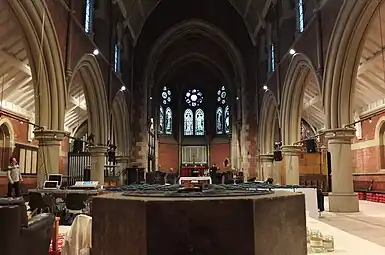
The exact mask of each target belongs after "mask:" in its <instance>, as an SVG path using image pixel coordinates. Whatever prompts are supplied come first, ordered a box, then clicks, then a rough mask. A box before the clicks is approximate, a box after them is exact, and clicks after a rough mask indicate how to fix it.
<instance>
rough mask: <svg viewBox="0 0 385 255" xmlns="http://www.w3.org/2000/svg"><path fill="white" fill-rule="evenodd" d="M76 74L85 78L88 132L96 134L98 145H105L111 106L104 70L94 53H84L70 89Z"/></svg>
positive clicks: (84, 88) (74, 71) (72, 79)
mask: <svg viewBox="0 0 385 255" xmlns="http://www.w3.org/2000/svg"><path fill="white" fill-rule="evenodd" d="M76 75H81V77H82V79H83V90H84V95H85V99H86V104H87V113H88V133H89V134H90V133H92V134H94V136H95V144H96V145H105V144H107V140H108V129H109V120H110V118H109V116H110V115H109V107H108V99H107V93H106V87H105V84H104V80H103V76H102V72H101V70H100V67H99V64H98V61H97V59H96V58H95V56H94V55H93V54H86V55H84V56H83V57H82V58H81V59H80V60H79V62H78V63H77V64H76V66H75V68H74V70H73V73H72V76H71V78H70V80H69V83H68V91H69V89H70V87H71V85H72V84H73V81H74V78H75V76H76Z"/></svg>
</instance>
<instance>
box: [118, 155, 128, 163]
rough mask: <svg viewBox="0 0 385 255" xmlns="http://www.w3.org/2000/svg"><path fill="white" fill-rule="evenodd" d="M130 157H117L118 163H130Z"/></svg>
mask: <svg viewBox="0 0 385 255" xmlns="http://www.w3.org/2000/svg"><path fill="white" fill-rule="evenodd" d="M130 159H131V157H130V156H117V157H116V163H130Z"/></svg>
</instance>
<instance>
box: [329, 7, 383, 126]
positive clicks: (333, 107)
mask: <svg viewBox="0 0 385 255" xmlns="http://www.w3.org/2000/svg"><path fill="white" fill-rule="evenodd" d="M381 2H382V1H378V0H368V1H344V2H343V5H342V6H341V11H340V13H339V15H338V18H337V20H336V22H335V24H336V25H335V27H334V28H333V32H332V35H331V40H330V42H329V46H328V51H327V54H326V56H327V57H326V62H325V73H324V79H323V84H322V87H323V90H324V94H323V101H324V106H325V113H326V116H327V118H326V127H327V128H341V127H344V126H345V125H347V124H349V123H351V122H352V117H353V110H352V101H353V93H354V89H355V83H356V76H357V69H358V63H359V61H360V57H361V54H360V53H361V52H362V46H363V43H362V42H363V37H364V34H365V31H366V30H367V27H368V26H369V23H370V20H371V18H372V17H373V15H374V13H375V12H376V10H377V7H378V5H379V4H381Z"/></svg>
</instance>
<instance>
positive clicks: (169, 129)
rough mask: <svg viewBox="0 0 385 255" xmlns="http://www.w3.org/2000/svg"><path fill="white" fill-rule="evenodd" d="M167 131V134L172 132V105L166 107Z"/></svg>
mask: <svg viewBox="0 0 385 255" xmlns="http://www.w3.org/2000/svg"><path fill="white" fill-rule="evenodd" d="M165 117H166V118H165V122H164V123H165V125H164V126H165V133H166V135H171V134H172V111H171V108H170V107H167V108H166V114H165Z"/></svg>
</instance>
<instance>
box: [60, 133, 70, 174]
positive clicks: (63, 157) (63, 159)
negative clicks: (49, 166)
mask: <svg viewBox="0 0 385 255" xmlns="http://www.w3.org/2000/svg"><path fill="white" fill-rule="evenodd" d="M69 150H70V143H69V139H68V137H65V138H64V139H63V141H61V142H60V162H59V172H60V173H61V174H64V175H66V174H67V170H68V152H69Z"/></svg>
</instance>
